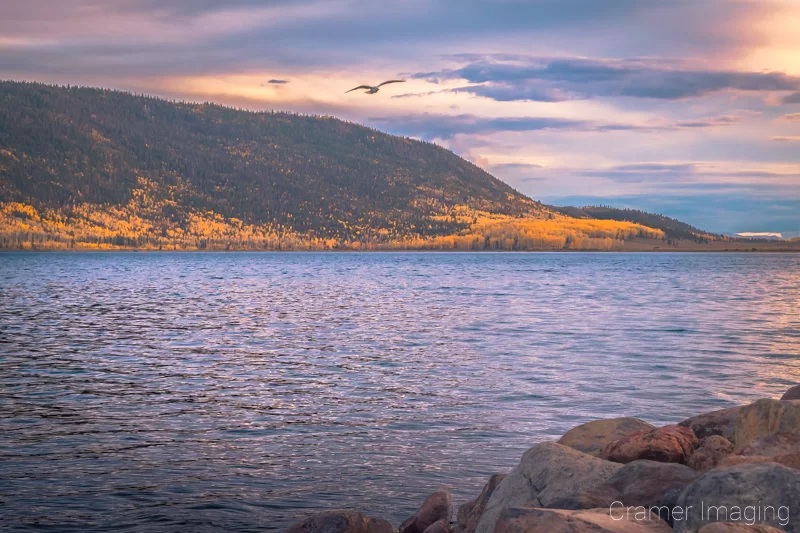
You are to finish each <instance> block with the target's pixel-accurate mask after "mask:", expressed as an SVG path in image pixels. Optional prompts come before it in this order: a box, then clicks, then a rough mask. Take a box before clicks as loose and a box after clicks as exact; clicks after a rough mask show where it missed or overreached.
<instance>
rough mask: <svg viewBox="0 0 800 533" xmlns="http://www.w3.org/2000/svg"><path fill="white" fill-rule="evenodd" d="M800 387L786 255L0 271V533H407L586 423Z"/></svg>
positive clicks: (161, 258) (257, 258)
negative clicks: (321, 519) (318, 531)
mask: <svg viewBox="0 0 800 533" xmlns="http://www.w3.org/2000/svg"><path fill="white" fill-rule="evenodd" d="M798 381H800V255H767V254H599V253H596V254H582V253H554V254H544V253H537V254H491V253H477V254H461V253H441V254H436V253H422V254H414V253H386V254H382V253H369V254H358V253H342V254H338V253H321V254H313V253H252V254H250V253H230V254H222V253H220V254H215V253H197V254H194V253H97V254H93V253H64V254H60V253H42V254H35V253H32V254H26V253H11V254H2V255H0V517H2V521H1V522H0V528H7V529H20V530H25V529H30V530H37V529H42V530H44V529H46V530H48V531H62V530H65V531H101V530H110V529H113V530H123V529H124V530H128V531H142V532H144V531H147V532H151V531H223V530H224V531H265V530H273V529H281V528H282V527H285V526H286V525H288V524H289V523H290V522H291V521H292V519H293V518H294V517H296V516H299V515H305V514H308V513H310V512H313V511H316V510H320V509H325V508H342V507H344V508H353V509H356V510H360V511H363V512H366V513H368V514H370V515H372V516H378V517H384V518H387V519H389V520H391V521H392V522H393V524H394V525H395V526H397V525H399V522H400V521H402V520H403V519H404V518H406V517H407V516H409V515H410V514H411V513H412V512H413V511H414V510H415V509H416V507H417V506H418V505H419V504H420V503H421V502H422V500H423V499H424V498H425V496H426V495H427V494H428V493H430V492H432V491H433V490H435V489H436V488H438V487H440V486H447V487H450V488H451V489H452V490H453V493H454V498H455V500H456V504H457V505H458V504H460V503H462V502H463V501H465V500H466V499H468V498H470V497H473V496H474V495H476V494H477V493H478V491H479V490H480V487H481V486H482V484H483V482H484V481H485V479H486V478H487V477H488V476H489V475H490V474H492V473H495V472H504V471H507V470H509V469H510V468H512V467H513V466H514V465H515V464H516V463H517V462H518V460H519V457H520V456H521V454H522V452H523V451H524V450H525V449H526V448H528V447H529V446H530V445H531V444H533V443H535V442H538V441H542V440H545V439H553V438H557V437H558V436H559V435H560V434H562V433H564V432H565V431H566V430H568V429H569V428H571V427H573V426H575V425H577V424H579V423H582V422H585V421H588V420H591V419H595V418H607V417H614V416H622V415H629V416H636V417H640V418H643V419H645V420H648V421H650V422H652V423H655V424H666V423H671V422H676V421H679V420H681V419H683V418H684V417H686V416H689V415H692V414H696V413H699V412H702V411H707V410H711V409H715V408H722V407H726V406H731V405H735V404H739V403H744V402H748V401H751V400H754V399H757V398H761V397H771V396H772V397H774V396H778V395H780V394H781V393H782V392H783V391H784V390H785V389H787V388H788V387H789V386H790V385H792V384H794V383H796V382H798Z"/></svg>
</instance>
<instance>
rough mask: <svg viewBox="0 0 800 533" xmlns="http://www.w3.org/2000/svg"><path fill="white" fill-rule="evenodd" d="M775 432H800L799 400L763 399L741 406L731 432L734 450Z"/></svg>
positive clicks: (738, 449)
mask: <svg viewBox="0 0 800 533" xmlns="http://www.w3.org/2000/svg"><path fill="white" fill-rule="evenodd" d="M775 433H800V401H798V400H795V401H781V400H770V399H765V400H758V401H757V402H755V403H752V404H750V405H746V406H744V407H742V408H741V411H739V418H738V419H737V421H736V430H735V431H734V434H733V441H732V442H733V445H734V452H735V453H739V452H740V451H741V450H742V449H744V448H745V447H746V446H747V445H748V444H750V442H751V441H753V440H755V439H757V438H760V437H766V436H768V435H773V434H775Z"/></svg>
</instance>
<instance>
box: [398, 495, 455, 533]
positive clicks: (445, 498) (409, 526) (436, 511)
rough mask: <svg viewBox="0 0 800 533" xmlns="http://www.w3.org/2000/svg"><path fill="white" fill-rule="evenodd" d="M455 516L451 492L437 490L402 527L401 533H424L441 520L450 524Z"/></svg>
mask: <svg viewBox="0 0 800 533" xmlns="http://www.w3.org/2000/svg"><path fill="white" fill-rule="evenodd" d="M452 515H453V497H452V496H451V495H450V491H449V490H444V489H442V490H437V491H436V492H434V493H433V494H431V495H430V496H428V498H427V499H426V500H425V502H424V503H423V504H422V506H421V507H420V508H419V510H418V511H417V512H416V513H414V516H412V517H411V518H409V519H408V520H406V521H405V522H403V523H402V524H401V525H400V530H399V533H424V532H425V530H426V529H427V528H428V527H430V526H431V525H432V524H434V523H436V522H438V521H439V520H445V521H446V522H447V523H448V524H449V523H450V517H451V516H452Z"/></svg>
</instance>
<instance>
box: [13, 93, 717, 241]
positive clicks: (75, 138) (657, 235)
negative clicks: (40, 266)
mask: <svg viewBox="0 0 800 533" xmlns="http://www.w3.org/2000/svg"><path fill="white" fill-rule="evenodd" d="M0 176H1V177H2V179H1V180H0V247H5V248H143V249H164V248H169V249H277V250H283V249H406V248H410V249H448V248H450V249H478V250H480V249H503V250H537V249H544V250H550V249H556V250H557V249H600V250H607V249H620V248H622V247H623V245H624V243H625V242H626V241H627V240H629V239H646V240H650V241H653V242H657V241H660V240H664V239H667V238H668V235H670V236H675V237H676V238H687V239H697V238H698V235H699V234H702V232H700V231H699V230H697V229H696V228H692V227H691V226H688V225H686V224H683V223H680V222H678V221H674V220H673V219H668V218H667V217H659V216H657V215H649V214H646V213H642V212H632V211H627V210H624V211H622V210H612V209H609V208H602V209H601V208H581V209H578V210H576V209H575V208H553V207H549V206H545V205H543V204H541V203H540V202H537V201H534V200H532V199H530V198H528V197H527V196H525V195H523V194H521V193H519V192H518V191H516V190H514V189H513V188H511V187H510V186H508V185H507V184H505V183H503V182H502V181H500V180H498V179H497V178H495V177H493V176H491V175H490V174H488V173H487V172H485V171H484V170H482V169H480V168H479V167H477V166H475V165H473V164H472V163H470V162H468V161H465V160H464V159H462V158H460V157H458V156H457V155H455V154H453V153H452V152H450V151H448V150H445V149H444V148H441V147H439V146H437V145H435V144H431V143H427V142H421V141H417V140H412V139H408V138H403V137H396V136H392V135H388V134H386V133H382V132H379V131H377V130H374V129H371V128H367V127H364V126H360V125H358V124H353V123H349V122H344V121H341V120H338V119H335V118H331V117H321V116H304V115H297V114H290V113H283V112H251V111H243V110H237V109H232V108H228V107H223V106H219V105H215V104H208V103H206V104H195V103H185V102H170V101H166V100H161V99H158V98H152V97H147V96H137V95H132V94H129V93H124V92H119V91H113V90H106V89H93V88H84V87H58V86H51V85H43V84H39V83H20V82H13V81H3V82H0ZM703 235H705V234H703Z"/></svg>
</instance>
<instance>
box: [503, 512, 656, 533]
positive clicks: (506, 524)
mask: <svg viewBox="0 0 800 533" xmlns="http://www.w3.org/2000/svg"><path fill="white" fill-rule="evenodd" d="M618 518H619V519H618ZM671 532H672V529H671V528H670V527H669V525H668V524H667V523H666V522H664V521H663V520H660V519H659V518H658V517H655V516H653V517H650V518H647V519H643V520H637V519H636V517H635V516H634V513H630V514H629V513H626V512H624V510H623V511H622V512H620V513H619V516H617V515H614V516H612V515H611V513H610V512H609V509H608V508H607V507H605V508H602V509H590V510H584V511H566V510H564V509H536V508H519V507H512V508H509V509H506V510H505V511H503V513H502V514H501V515H500V517H499V519H498V520H497V526H496V528H495V530H494V533H671Z"/></svg>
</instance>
